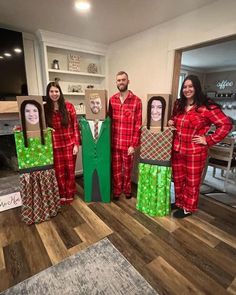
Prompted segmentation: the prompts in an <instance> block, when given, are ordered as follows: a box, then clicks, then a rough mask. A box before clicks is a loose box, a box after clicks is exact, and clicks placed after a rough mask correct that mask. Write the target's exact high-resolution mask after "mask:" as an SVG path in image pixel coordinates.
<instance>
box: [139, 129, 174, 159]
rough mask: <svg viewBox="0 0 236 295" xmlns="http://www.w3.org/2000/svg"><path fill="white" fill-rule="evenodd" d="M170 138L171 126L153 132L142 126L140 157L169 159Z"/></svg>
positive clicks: (171, 134)
mask: <svg viewBox="0 0 236 295" xmlns="http://www.w3.org/2000/svg"><path fill="white" fill-rule="evenodd" d="M172 138H173V133H172V131H171V128H167V129H165V130H164V131H163V132H161V131H159V132H156V133H154V132H152V131H151V130H148V129H147V127H146V126H143V127H142V131H141V151H140V157H141V158H142V159H147V160H158V161H169V160H170V159H171V149H172Z"/></svg>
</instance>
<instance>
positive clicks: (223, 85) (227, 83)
mask: <svg viewBox="0 0 236 295" xmlns="http://www.w3.org/2000/svg"><path fill="white" fill-rule="evenodd" d="M233 85H234V82H233V81H228V80H222V81H217V82H216V87H218V88H219V89H225V88H226V87H232V86H233Z"/></svg>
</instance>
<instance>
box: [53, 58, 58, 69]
mask: <svg viewBox="0 0 236 295" xmlns="http://www.w3.org/2000/svg"><path fill="white" fill-rule="evenodd" d="M52 68H53V69H54V70H59V69H60V67H59V60H57V59H54V60H53V61H52Z"/></svg>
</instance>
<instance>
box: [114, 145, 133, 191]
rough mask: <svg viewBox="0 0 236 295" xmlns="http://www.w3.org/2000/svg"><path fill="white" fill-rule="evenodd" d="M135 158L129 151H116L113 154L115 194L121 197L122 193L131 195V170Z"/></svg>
mask: <svg viewBox="0 0 236 295" xmlns="http://www.w3.org/2000/svg"><path fill="white" fill-rule="evenodd" d="M132 165H133V156H128V154H127V151H122V150H114V151H113V152H112V172H113V194H114V195H116V196H119V195H120V194H121V193H122V192H124V194H126V195H130V194H131V170H132Z"/></svg>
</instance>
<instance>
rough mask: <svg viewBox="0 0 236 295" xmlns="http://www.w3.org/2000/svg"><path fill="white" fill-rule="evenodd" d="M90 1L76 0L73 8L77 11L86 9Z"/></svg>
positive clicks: (88, 7)
mask: <svg viewBox="0 0 236 295" xmlns="http://www.w3.org/2000/svg"><path fill="white" fill-rule="evenodd" d="M90 6H91V5H90V3H89V2H88V1H77V2H75V8H76V9H78V10H79V11H88V10H89V9H90Z"/></svg>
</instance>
